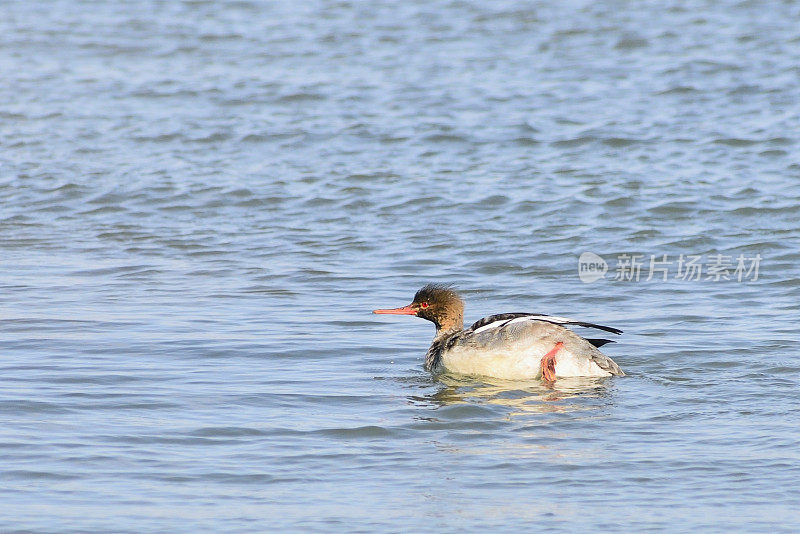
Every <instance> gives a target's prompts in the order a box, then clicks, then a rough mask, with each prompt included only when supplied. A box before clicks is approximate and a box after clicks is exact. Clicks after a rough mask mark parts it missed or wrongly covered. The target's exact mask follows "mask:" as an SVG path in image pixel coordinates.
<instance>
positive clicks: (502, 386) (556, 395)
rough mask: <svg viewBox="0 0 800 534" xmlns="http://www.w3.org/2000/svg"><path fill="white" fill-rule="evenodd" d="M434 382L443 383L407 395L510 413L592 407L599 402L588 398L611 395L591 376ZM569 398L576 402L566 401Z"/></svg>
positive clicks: (428, 401)
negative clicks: (423, 392) (501, 408)
mask: <svg viewBox="0 0 800 534" xmlns="http://www.w3.org/2000/svg"><path fill="white" fill-rule="evenodd" d="M437 382H438V384H440V386H443V387H440V388H439V389H438V390H437V391H436V392H434V393H431V394H429V395H424V396H416V395H415V396H411V397H409V399H410V400H412V401H413V402H414V403H417V404H423V405H427V406H432V407H444V406H451V405H457V404H473V405H480V404H484V405H494V406H505V407H507V408H510V409H511V411H510V412H508V413H507V415H508V416H509V417H512V416H520V415H525V414H537V413H540V414H541V413H555V412H572V411H584V410H593V409H597V408H599V407H600V406H598V403H597V402H596V401H595V402H591V400H590V399H604V398H607V397H609V395H610V393H609V381H608V380H607V379H604V378H593V377H572V378H562V379H558V380H556V381H554V382H541V381H538V380H534V381H523V382H521V381H508V380H499V379H487V378H485V377H481V378H473V377H466V376H460V375H449V374H444V375H440V376H439V377H437ZM570 400H574V401H576V402H569V401H570ZM587 400H589V402H586V401H587ZM601 404H605V403H604V402H603V403H601Z"/></svg>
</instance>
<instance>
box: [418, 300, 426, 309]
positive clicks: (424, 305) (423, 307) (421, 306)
mask: <svg viewBox="0 0 800 534" xmlns="http://www.w3.org/2000/svg"><path fill="white" fill-rule="evenodd" d="M419 307H420V308H422V309H425V308H427V307H428V303H427V302H423V303H422V304H420V305H419Z"/></svg>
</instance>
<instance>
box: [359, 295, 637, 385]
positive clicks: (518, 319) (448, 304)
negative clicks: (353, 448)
mask: <svg viewBox="0 0 800 534" xmlns="http://www.w3.org/2000/svg"><path fill="white" fill-rule="evenodd" d="M372 313H385V314H392V315H416V316H417V317H422V318H423V319H427V320H428V321H431V322H432V323H433V324H435V325H436V337H435V338H434V339H433V344H432V345H431V348H429V349H428V353H427V354H426V355H425V368H426V369H428V370H430V371H432V372H434V373H438V372H442V371H449V372H453V373H460V374H465V375H482V376H490V377H495V378H503V379H507V380H525V379H532V378H541V379H543V380H545V381H548V382H552V381H553V380H555V379H556V378H562V377H569V376H624V375H625V373H623V372H622V369H620V368H619V366H618V365H617V364H616V363H614V361H613V360H612V359H611V358H609V357H608V356H606V355H605V354H603V353H602V352H600V351H599V350H597V347H600V346H602V345H605V344H606V343H613V341H611V340H610V339H585V338H582V337H581V336H579V335H578V334H576V333H575V332H573V331H572V330H569V329H567V328H564V325H574V326H583V327H586V328H597V329H599V330H604V331H606V332H611V333H612V334H621V333H622V330H618V329H616V328H611V327H610V326H601V325H598V324H593V323H586V322H583V321H575V320H573V319H568V318H566V317H554V316H551V315H537V314H534V313H501V314H499V315H490V316H489V317H485V318H483V319H481V320H480V321H478V322H476V323H475V324H473V325H472V326H470V327H469V328H467V329H464V302H463V301H462V300H461V298H460V297H459V296H458V294H457V293H456V292H455V291H453V290H452V289H451V288H450V287H449V286H445V285H440V284H428V285H426V286H425V287H423V288H422V289H420V290H419V291H417V294H416V295H414V301H413V302H412V303H411V304H409V305H408V306H403V307H401V308H395V309H391V310H375V311H373V312H372Z"/></svg>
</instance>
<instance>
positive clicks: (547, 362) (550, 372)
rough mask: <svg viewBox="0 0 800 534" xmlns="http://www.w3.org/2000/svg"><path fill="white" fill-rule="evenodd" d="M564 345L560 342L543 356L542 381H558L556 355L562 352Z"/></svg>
mask: <svg viewBox="0 0 800 534" xmlns="http://www.w3.org/2000/svg"><path fill="white" fill-rule="evenodd" d="M563 346H564V343H562V342H561V341H559V342H558V343H556V346H555V347H553V350H551V351H550V352H548V353H547V354H545V355H544V356H542V380H544V381H546V382H552V381H554V380H555V379H556V353H557V352H558V351H560V350H561V347H563Z"/></svg>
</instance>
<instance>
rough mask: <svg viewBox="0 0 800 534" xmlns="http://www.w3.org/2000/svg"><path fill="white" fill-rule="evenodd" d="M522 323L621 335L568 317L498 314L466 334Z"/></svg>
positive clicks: (596, 342) (597, 344) (600, 342)
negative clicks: (590, 329)
mask: <svg viewBox="0 0 800 534" xmlns="http://www.w3.org/2000/svg"><path fill="white" fill-rule="evenodd" d="M524 321H541V322H544V323H551V324H557V325H561V326H582V327H584V328H596V329H597V330H603V331H605V332H611V333H612V334H621V333H622V330H620V329H619V328H612V327H610V326H603V325H599V324H595V323H587V322H586V321H576V320H575V319H570V318H569V317H557V316H555V315H543V314H535V313H500V314H498V315H490V316H489V317H484V318H483V319H481V320H479V321H476V322H475V323H474V324H473V325H472V326H470V327H469V328H468V329H467V332H471V333H473V334H477V333H480V332H485V331H487V330H491V329H493V328H501V327H503V326H506V325H509V324H512V323H520V322H524ZM586 341H588V342H589V343H591V344H592V345H594V346H595V347H600V346H602V345H605V344H606V343H613V341H611V340H610V339H587V340H586Z"/></svg>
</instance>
